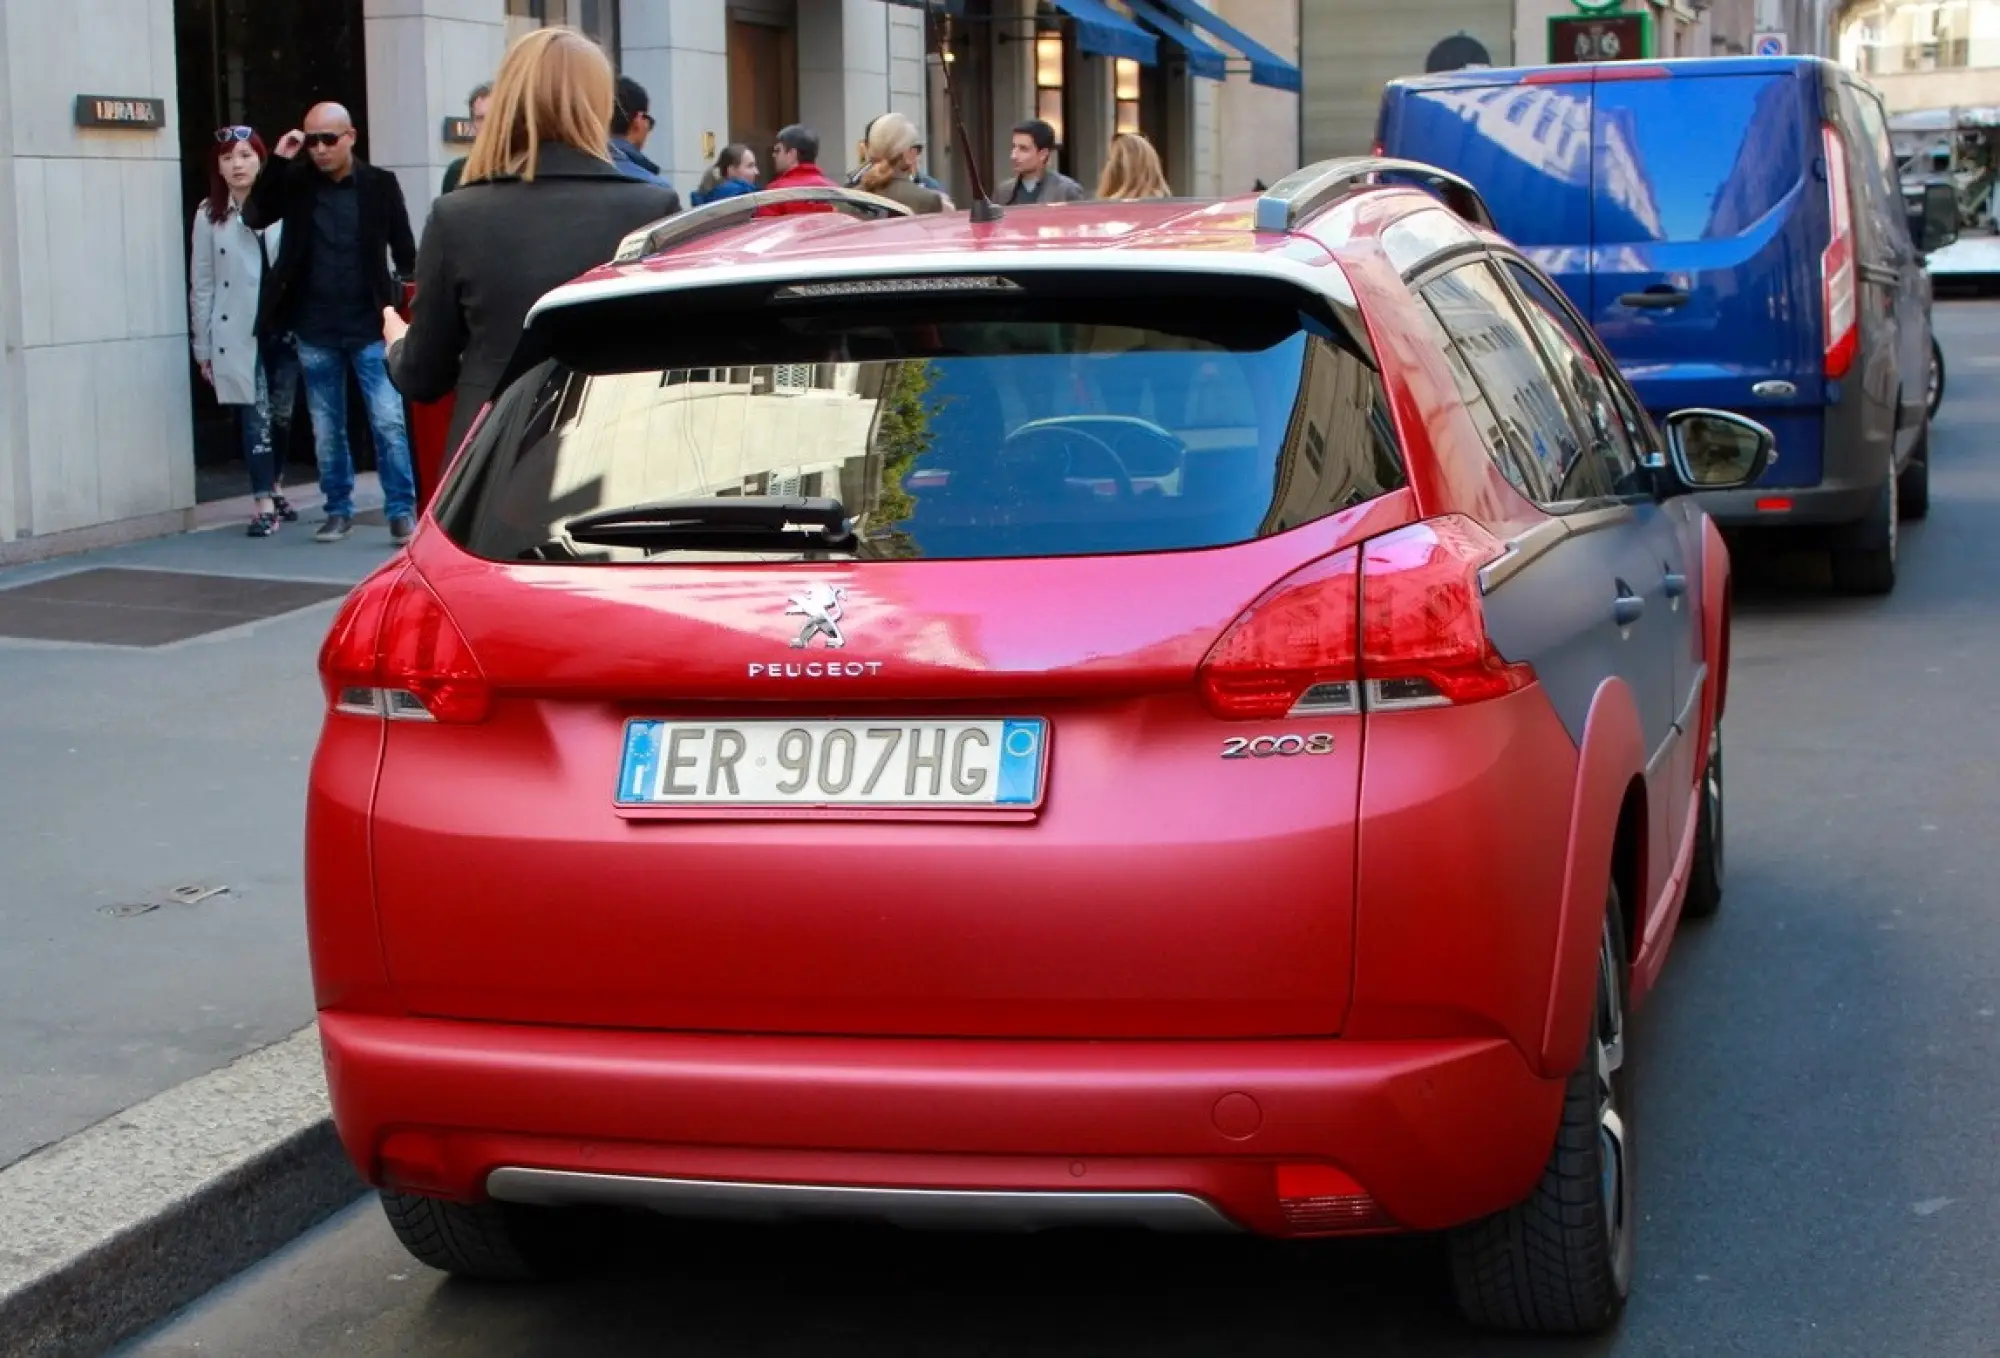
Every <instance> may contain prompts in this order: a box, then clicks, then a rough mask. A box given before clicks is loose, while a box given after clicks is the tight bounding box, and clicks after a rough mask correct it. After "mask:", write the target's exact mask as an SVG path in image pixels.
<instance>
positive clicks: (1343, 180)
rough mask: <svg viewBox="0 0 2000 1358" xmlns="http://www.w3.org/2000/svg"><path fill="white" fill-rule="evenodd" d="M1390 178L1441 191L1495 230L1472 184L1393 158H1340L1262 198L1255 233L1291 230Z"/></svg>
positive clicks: (1297, 173)
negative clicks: (1404, 178) (1405, 177)
mask: <svg viewBox="0 0 2000 1358" xmlns="http://www.w3.org/2000/svg"><path fill="white" fill-rule="evenodd" d="M1386 174H1398V175H1408V176H1409V177H1410V178H1412V179H1417V180H1420V181H1422V182H1424V183H1426V184H1429V185H1432V186H1434V187H1436V188H1437V189H1438V190H1439V196H1440V197H1442V198H1443V199H1444V201H1445V206H1446V207H1449V208H1450V209H1451V210H1452V211H1453V212H1456V213H1457V214H1458V215H1459V216H1461V217H1463V218H1464V219H1465V220H1466V221H1468V222H1471V223H1472V224H1473V225H1475V226H1483V227H1485V228H1486V229H1487V230H1489V231H1491V230H1493V229H1494V227H1493V213H1492V212H1491V211H1490V210H1489V209H1488V208H1487V206H1486V200H1485V199H1484V198H1482V197H1480V196H1479V190H1478V189H1476V188H1474V187H1473V186H1472V181H1471V180H1469V179H1465V178H1462V177H1460V176H1458V175H1455V174H1453V173H1452V172H1451V171H1449V170H1440V169H1439V168H1438V167H1437V166H1435V165H1426V164H1424V163H1423V162H1422V161H1418V160H1398V159H1396V158H1395V157H1393V156H1341V157H1339V158H1337V159H1334V160H1322V161H1319V162H1318V163H1317V164H1313V165H1307V166H1305V167H1304V168H1302V169H1298V170H1294V171H1292V172H1291V173H1290V174H1288V175H1286V176H1285V177H1284V178H1283V179H1280V180H1279V181H1278V182H1277V183H1275V184H1273V185H1272V186H1271V187H1270V188H1268V189H1266V190H1265V191H1264V192H1263V193H1261V194H1259V195H1258V196H1257V216H1256V229H1257V230H1259V231H1290V230H1292V229H1293V228H1295V227H1297V226H1298V224H1299V223H1300V222H1302V221H1304V220H1306V219H1307V218H1308V217H1311V216H1313V215H1314V214H1315V213H1317V212H1319V211H1320V210H1321V209H1323V208H1327V207H1331V206H1332V205H1333V204H1335V203H1337V202H1339V201H1340V200H1341V199H1343V198H1345V197H1347V196H1348V195H1349V194H1351V193H1354V192H1355V191H1356V190H1358V189H1363V188H1369V187H1372V186H1374V185H1375V184H1377V183H1379V182H1380V181H1379V180H1378V178H1377V176H1380V175H1386Z"/></svg>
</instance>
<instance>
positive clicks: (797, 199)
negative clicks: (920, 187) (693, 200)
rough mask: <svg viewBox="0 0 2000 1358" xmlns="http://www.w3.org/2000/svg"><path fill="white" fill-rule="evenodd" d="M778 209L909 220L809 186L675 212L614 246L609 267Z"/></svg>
mask: <svg viewBox="0 0 2000 1358" xmlns="http://www.w3.org/2000/svg"><path fill="white" fill-rule="evenodd" d="M779 203H826V204H828V205H829V206H831V207H832V208H833V210H834V211H836V212H843V211H845V212H852V213H853V214H854V215H855V216H857V217H877V218H880V217H908V216H910V215H911V214H910V210H909V209H908V208H906V207H904V206H903V205H902V204H901V203H899V202H897V201H895V200H894V199H893V198H884V197H882V196H881V195H880V194H875V193H866V192H864V191H862V190H860V189H850V188H845V187H843V186H841V185H839V184H807V185H802V186H800V187H799V188H795V189H764V190H762V191H761V192H758V193H739V194H737V195H736V196H735V197H734V198H725V199H723V200H722V201H721V202H719V203H706V204H704V205H702V206H701V207H697V208H690V209H689V210H688V211H686V212H677V213H675V214H674V215H673V216H671V217H662V218H660V219H659V220H658V221H656V222H649V223H647V224H646V225H645V226H642V227H640V228H639V229H638V230H637V231H634V232H632V233H631V234H630V235H628V236H626V237H625V238H624V239H623V240H621V241H619V242H618V250H617V252H616V253H615V254H613V255H612V256H611V262H612V263H613V264H636V263H638V262H639V261H640V260H642V259H646V258H649V257H651V256H653V255H657V254H660V253H661V252H662V251H666V250H671V249H673V248H674V247H675V246H677V245H686V244H687V243H688V242H689V241H691V240H694V239H696V238H698V237H701V236H706V235H710V234H711V233H713V232H716V231H726V230H728V229H729V228H730V227H732V226H740V225H742V224H743V223H744V222H746V221H748V220H749V219H750V218H751V217H753V216H755V215H756V214H757V211H758V210H759V209H760V208H766V207H771V206H774V205H776V204H779Z"/></svg>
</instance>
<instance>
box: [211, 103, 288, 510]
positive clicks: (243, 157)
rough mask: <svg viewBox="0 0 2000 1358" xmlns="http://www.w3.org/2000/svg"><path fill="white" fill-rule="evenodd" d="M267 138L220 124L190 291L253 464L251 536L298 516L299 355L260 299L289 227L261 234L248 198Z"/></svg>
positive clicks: (215, 373)
mask: <svg viewBox="0 0 2000 1358" xmlns="http://www.w3.org/2000/svg"><path fill="white" fill-rule="evenodd" d="M264 155H265V153H264V143H263V142H262V141H261V140H260V139H259V138H258V136H257V134H256V133H255V132H254V131H252V130H251V129H249V128H247V127H224V128H218V129H217V130H216V133H215V145H214V147H213V149H212V150H211V151H210V153H209V162H208V200H207V201H206V202H204V203H203V204H202V205H201V207H200V208H198V209H197V210H196V211H195V214H194V248H193V254H192V259H191V265H192V272H193V275H194V278H193V286H192V287H191V288H190V289H189V293H188V320H189V325H188V333H189V335H190V337H191V339H192V343H193V346H194V358H195V362H196V363H199V364H200V365H201V375H202V380H204V381H205V382H207V383H208V384H209V385H210V386H211V387H213V388H214V389H215V399H216V401H217V403H218V404H221V405H225V406H235V407H236V408H237V419H238V421H239V423H240V425H241V428H242V437H243V461H244V462H245V463H246V464H247V465H248V467H249V469H250V493H251V494H252V495H253V496H255V497H256V507H255V510H254V512H253V513H252V515H251V519H250V536H251V537H253V538H267V537H270V536H271V535H272V534H273V533H275V532H277V531H278V525H279V524H280V523H281V522H283V523H290V522H293V521H296V520H297V518H298V517H299V515H298V511H297V510H295V509H293V508H292V507H291V505H290V504H289V503H288V502H287V501H286V499H285V497H284V495H283V493H282V491H281V486H282V484H283V481H284V476H283V472H284V461H285V443H286V440H287V439H288V438H289V437H290V435H291V423H292V405H293V402H294V401H295V400H296V399H297V395H298V386H299V359H298V354H297V353H296V352H295V351H294V350H293V348H292V345H291V339H290V337H289V336H282V335H274V336H271V337H270V338H269V339H264V340H260V339H259V338H258V336H257V305H258V302H259V300H260V294H261V293H262V291H263V286H264V272H265V269H266V268H267V267H268V261H269V257H270V256H271V255H275V254H276V253H277V250H278V233H279V231H280V229H281V227H280V226H279V225H275V224H274V225H272V226H270V227H268V228H266V229H265V230H263V231H255V230H252V229H251V228H250V226H249V225H248V224H247V223H246V222H245V221H244V220H243V204H244V201H245V200H246V199H248V198H249V196H250V189H251V186H252V185H254V184H255V183H256V182H257V172H258V171H259V170H261V169H262V168H263V166H264Z"/></svg>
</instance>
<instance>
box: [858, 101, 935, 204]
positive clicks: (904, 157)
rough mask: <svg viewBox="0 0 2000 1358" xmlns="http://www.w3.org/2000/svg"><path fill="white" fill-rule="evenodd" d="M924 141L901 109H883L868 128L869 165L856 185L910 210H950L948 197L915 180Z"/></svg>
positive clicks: (865, 191) (864, 190) (866, 191)
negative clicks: (900, 111)
mask: <svg viewBox="0 0 2000 1358" xmlns="http://www.w3.org/2000/svg"><path fill="white" fill-rule="evenodd" d="M923 153H924V144H923V141H922V139H921V138H919V137H918V136H917V125H916V124H915V123H913V122H911V121H910V120H909V119H908V118H906V117H904V116H903V115H902V114H900V113H885V114H883V115H882V116H881V117H879V118H877V119H876V120H875V125H874V126H873V127H871V128H869V129H868V168H867V169H865V170H863V171H862V172H861V182H860V184H859V185H858V186H857V187H859V188H860V189H861V190H862V191H863V192H864V193H873V194H877V195H879V196H880V197H883V198H887V199H889V200H890V201H891V202H896V203H901V204H902V205H903V206H904V207H906V208H908V209H909V210H910V211H912V212H950V211H953V208H952V205H951V199H949V198H947V197H945V196H944V195H943V194H941V193H938V192H937V191H935V190H933V189H927V188H925V187H923V185H921V184H919V183H917V181H916V179H915V177H914V176H915V175H916V172H917V162H918V161H919V160H920V159H921V158H922V157H923Z"/></svg>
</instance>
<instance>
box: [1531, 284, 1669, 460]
mask: <svg viewBox="0 0 2000 1358" xmlns="http://www.w3.org/2000/svg"><path fill="white" fill-rule="evenodd" d="M1507 272H1508V275H1509V276H1510V277H1511V278H1513V280H1514V285H1515V286H1516V287H1518V288H1520V290H1521V295H1522V297H1523V299H1524V300H1525V301H1526V303H1527V307H1526V310H1527V313H1528V323H1529V324H1530V325H1531V326H1533V327H1534V328H1535V332H1536V334H1537V335H1538V336H1539V337H1540V339H1541V341H1542V344H1543V345H1544V346H1545V347H1546V348H1547V350H1548V354H1549V358H1550V360H1551V361H1552V362H1553V363H1554V364H1555V367H1556V369H1557V371H1558V372H1560V373H1561V374H1562V375H1563V378H1564V384H1565V385H1566V386H1567V387H1568V389H1569V393H1570V395H1571V397H1572V398H1574V400H1575V402H1576V408H1577V410H1578V412H1579V413H1580V414H1581V415H1582V416H1583V420H1584V432H1585V433H1587V434H1588V435H1589V436H1590V441H1591V446H1592V448H1593V450H1594V451H1595V452H1596V454H1597V457H1598V460H1599V461H1601V462H1602V463H1603V464H1604V479H1605V481H1606V482H1607V483H1609V485H1610V487H1611V493H1612V494H1614V495H1617V496H1619V497H1621V498H1630V497H1635V496H1650V495H1651V494H1652V491H1653V486H1652V480H1651V478H1650V477H1648V476H1647V475H1646V474H1645V472H1644V470H1643V468H1642V466H1641V463H1642V462H1643V461H1644V459H1643V457H1642V456H1641V455H1640V452H1639V450H1638V448H1637V446H1635V442H1634V439H1633V437H1632V432H1631V430H1630V428H1629V427H1628V424H1627V416H1626V414H1625V412H1624V411H1622V410H1620V409H1619V402H1618V399H1617V396H1616V394H1615V388H1616V385H1617V378H1616V377H1613V376H1610V375H1607V374H1606V373H1605V371H1604V366H1603V364H1602V363H1601V362H1600V361H1599V359H1598V357H1597V349H1596V348H1595V347H1594V346H1593V345H1592V344H1591V342H1590V338H1589V336H1588V335H1586V334H1585V333H1584V332H1583V331H1582V329H1581V326H1582V322H1581V321H1579V320H1577V319H1576V316H1575V314H1574V313H1573V312H1571V310H1570V309H1569V307H1567V306H1566V305H1564V304H1563V301H1562V299H1561V298H1560V297H1558V296H1556V293H1555V289H1553V288H1551V287H1550V286H1549V285H1548V284H1547V283H1546V282H1544V281H1543V280H1542V278H1541V276H1540V275H1538V274H1536V273H1534V272H1533V271H1532V270H1530V269H1528V268H1526V267H1524V266H1523V265H1522V264H1521V263H1520V261H1519V260H1512V259H1510V260H1508V261H1507Z"/></svg>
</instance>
